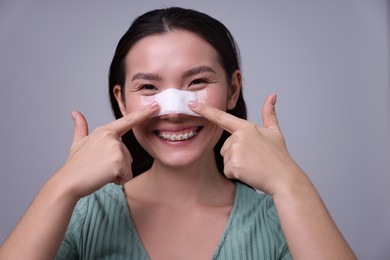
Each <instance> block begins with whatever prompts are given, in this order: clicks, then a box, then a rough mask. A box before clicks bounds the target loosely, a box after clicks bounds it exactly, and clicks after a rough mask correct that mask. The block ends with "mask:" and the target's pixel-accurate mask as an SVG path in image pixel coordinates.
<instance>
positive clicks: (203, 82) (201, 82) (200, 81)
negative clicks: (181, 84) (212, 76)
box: [190, 79, 207, 86]
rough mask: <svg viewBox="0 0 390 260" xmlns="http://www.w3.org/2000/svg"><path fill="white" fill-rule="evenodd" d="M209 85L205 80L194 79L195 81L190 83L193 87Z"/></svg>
mask: <svg viewBox="0 0 390 260" xmlns="http://www.w3.org/2000/svg"><path fill="white" fill-rule="evenodd" d="M205 83H207V80H205V79H194V80H193V81H191V82H190V86H191V85H199V84H205Z"/></svg>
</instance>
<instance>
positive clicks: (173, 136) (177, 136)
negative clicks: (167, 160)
mask: <svg viewBox="0 0 390 260" xmlns="http://www.w3.org/2000/svg"><path fill="white" fill-rule="evenodd" d="M197 134H198V133H197V132H196V131H190V132H187V133H180V134H173V133H164V132H158V134H157V136H158V137H160V138H161V139H164V140H168V141H184V140H188V139H190V138H192V137H194V136H195V135H197Z"/></svg>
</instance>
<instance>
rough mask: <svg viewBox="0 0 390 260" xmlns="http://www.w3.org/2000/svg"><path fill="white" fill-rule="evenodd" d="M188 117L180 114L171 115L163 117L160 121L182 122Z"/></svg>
mask: <svg viewBox="0 0 390 260" xmlns="http://www.w3.org/2000/svg"><path fill="white" fill-rule="evenodd" d="M187 117H188V115H184V114H178V113H171V114H165V115H161V116H160V119H163V120H170V121H181V120H183V119H185V118H187Z"/></svg>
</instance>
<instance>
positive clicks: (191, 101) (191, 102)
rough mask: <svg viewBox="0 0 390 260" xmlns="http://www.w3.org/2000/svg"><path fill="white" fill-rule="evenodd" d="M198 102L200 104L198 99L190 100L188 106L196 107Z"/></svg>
mask: <svg viewBox="0 0 390 260" xmlns="http://www.w3.org/2000/svg"><path fill="white" fill-rule="evenodd" d="M198 104H199V103H198V101H195V100H190V101H188V106H189V107H190V108H196V107H197V106H198Z"/></svg>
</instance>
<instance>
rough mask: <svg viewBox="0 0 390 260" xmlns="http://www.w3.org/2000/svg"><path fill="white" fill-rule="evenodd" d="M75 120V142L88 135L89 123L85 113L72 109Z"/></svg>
mask: <svg viewBox="0 0 390 260" xmlns="http://www.w3.org/2000/svg"><path fill="white" fill-rule="evenodd" d="M72 118H73V121H74V130H73V142H76V141H78V140H80V139H81V138H83V137H86V136H87V135H88V123H87V120H86V119H85V117H84V116H83V114H82V113H81V112H79V111H72Z"/></svg>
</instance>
